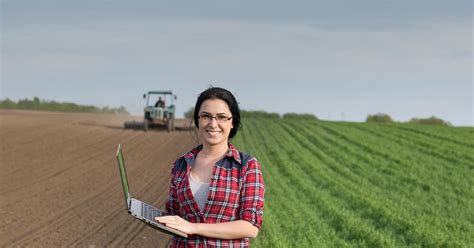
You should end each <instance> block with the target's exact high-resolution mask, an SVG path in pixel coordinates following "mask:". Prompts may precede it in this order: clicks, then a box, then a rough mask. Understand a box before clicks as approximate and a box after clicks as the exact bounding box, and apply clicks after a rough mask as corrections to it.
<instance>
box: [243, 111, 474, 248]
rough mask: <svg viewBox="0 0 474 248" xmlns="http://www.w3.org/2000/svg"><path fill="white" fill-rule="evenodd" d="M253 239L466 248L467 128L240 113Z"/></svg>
mask: <svg viewBox="0 0 474 248" xmlns="http://www.w3.org/2000/svg"><path fill="white" fill-rule="evenodd" d="M245 125H246V126H245V127H244V129H243V130H242V132H241V133H239V135H240V136H239V135H238V136H237V140H236V141H235V142H234V143H236V144H237V146H238V147H241V149H243V150H248V151H253V154H255V156H257V158H258V159H259V160H260V162H261V164H262V170H263V172H264V179H265V183H266V187H267V191H266V209H265V217H264V228H263V229H262V232H261V233H260V235H261V236H260V237H259V238H258V239H257V240H255V242H254V245H256V246H257V247H270V246H277V247H473V246H474V232H473V230H474V229H473V227H474V211H473V200H474V190H473V189H474V188H473V187H474V186H473V185H474V176H473V175H474V173H473V172H474V139H473V134H474V128H453V127H434V126H413V125H407V124H390V125H384V124H367V123H342V122H340V123H337V122H321V121H309V120H298V121H296V120H293V121H274V120H268V119H267V120H265V119H260V120H248V121H247V122H246V123H245Z"/></svg>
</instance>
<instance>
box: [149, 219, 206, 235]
mask: <svg viewBox="0 0 474 248" xmlns="http://www.w3.org/2000/svg"><path fill="white" fill-rule="evenodd" d="M155 220H156V221H158V222H160V223H162V224H165V226H167V227H171V228H174V229H176V230H179V231H181V232H184V233H186V234H188V235H192V234H196V232H197V230H196V228H197V226H196V224H194V223H191V222H189V221H187V220H185V219H183V218H181V217H179V216H177V215H167V216H161V217H156V218H155Z"/></svg>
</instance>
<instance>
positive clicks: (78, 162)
mask: <svg viewBox="0 0 474 248" xmlns="http://www.w3.org/2000/svg"><path fill="white" fill-rule="evenodd" d="M125 120H128V121H130V120H133V117H130V116H122V117H120V116H115V115H100V114H78V113H52V112H35V111H9V110H0V147H1V150H0V169H1V173H0V246H2V247H3V246H44V247H51V246H63V247H64V246H67V247H69V246H81V247H84V246H86V247H95V246H105V245H111V246H127V245H128V246H135V247H164V246H166V245H167V244H169V242H170V236H168V235H165V234H161V233H160V232H158V231H156V230H154V229H152V228H150V227H148V226H146V225H144V224H143V223H141V222H139V221H138V220H136V219H134V218H133V217H131V216H130V215H129V214H128V213H127V211H126V209H125V203H124V199H123V193H122V188H121V184H120V179H119V172H118V168H117V162H116V158H115V153H116V149H117V145H118V144H119V143H122V146H123V149H124V157H125V161H126V165H127V173H128V180H129V183H130V187H131V193H132V195H133V196H134V197H136V198H139V199H141V200H143V201H146V202H149V203H152V204H154V205H155V206H158V207H160V208H164V202H165V200H166V198H167V193H168V184H169V175H170V172H171V164H172V162H173V161H174V159H176V158H177V157H178V156H179V155H181V154H183V153H185V152H186V151H187V150H189V149H191V148H192V147H193V146H195V145H196V144H197V143H196V142H197V140H196V139H195V138H194V137H193V135H192V133H191V132H190V131H176V132H171V133H168V132H166V131H149V132H146V133H145V132H143V131H140V130H125V129H123V128H122V124H123V122H124V121H125ZM188 124H189V121H187V120H181V121H178V122H177V126H178V127H179V126H180V125H181V126H187V125H188Z"/></svg>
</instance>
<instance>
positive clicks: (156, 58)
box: [0, 0, 474, 126]
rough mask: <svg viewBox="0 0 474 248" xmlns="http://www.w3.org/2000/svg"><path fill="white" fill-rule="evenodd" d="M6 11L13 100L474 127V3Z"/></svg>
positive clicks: (53, 6)
mask: <svg viewBox="0 0 474 248" xmlns="http://www.w3.org/2000/svg"><path fill="white" fill-rule="evenodd" d="M195 2H196V1H105V0H103V1H100V0H97V1H73V0H65V1H47V0H46V1H33V0H29V1H26V0H15V1H13V0H3V1H2V2H1V48H2V50H1V88H0V98H2V99H3V98H7V97H8V98H10V99H13V100H18V99H23V98H32V97H34V96H37V97H39V98H40V99H46V100H56V101H68V102H76V103H80V104H93V105H97V106H106V105H108V106H111V107H118V106H125V107H126V108H127V109H128V110H129V111H131V112H132V114H136V115H140V114H142V108H143V105H144V102H143V99H142V98H141V96H142V94H143V93H144V92H145V91H148V90H173V91H174V92H175V93H176V94H177V95H178V101H177V102H176V104H177V111H178V116H180V115H181V116H182V114H183V112H184V111H186V110H187V109H188V108H189V107H191V106H193V105H194V103H195V101H196V97H197V95H198V94H199V93H200V92H201V91H202V90H204V89H206V88H207V87H208V86H209V85H211V84H212V85H214V86H220V87H224V88H228V89H229V90H231V91H232V92H233V93H234V94H235V95H236V97H237V99H238V101H239V102H240V106H241V108H243V109H248V110H265V111H270V112H278V113H286V112H299V113H312V114H315V115H316V116H318V117H319V118H321V119H327V120H346V121H364V120H365V118H366V117H367V115H368V114H375V113H378V112H384V113H387V114H389V115H390V116H392V118H394V119H395V120H398V121H407V120H409V119H410V118H412V117H429V116H432V115H435V116H437V117H440V118H443V119H445V120H447V121H450V122H451V123H453V124H454V125H464V126H466V125H469V126H474V120H473V114H474V113H473V95H474V92H473V64H472V61H473V46H472V41H473V34H472V23H473V19H472V2H471V1H448V0H446V1H436V0H435V1H427V0H423V1H421V0H419V1H416V0H415V1H404V0H401V1H357V0H346V1H342V0H341V1H239V2H237V1H200V2H199V3H195Z"/></svg>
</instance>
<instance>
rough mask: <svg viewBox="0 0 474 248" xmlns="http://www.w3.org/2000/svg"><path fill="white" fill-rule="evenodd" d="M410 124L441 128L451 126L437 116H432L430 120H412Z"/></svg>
mask: <svg viewBox="0 0 474 248" xmlns="http://www.w3.org/2000/svg"><path fill="white" fill-rule="evenodd" d="M408 123H416V124H424V125H441V126H451V123H450V122H447V121H445V120H443V119H441V118H438V117H436V116H431V117H429V118H412V119H411V120H409V121H408Z"/></svg>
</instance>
